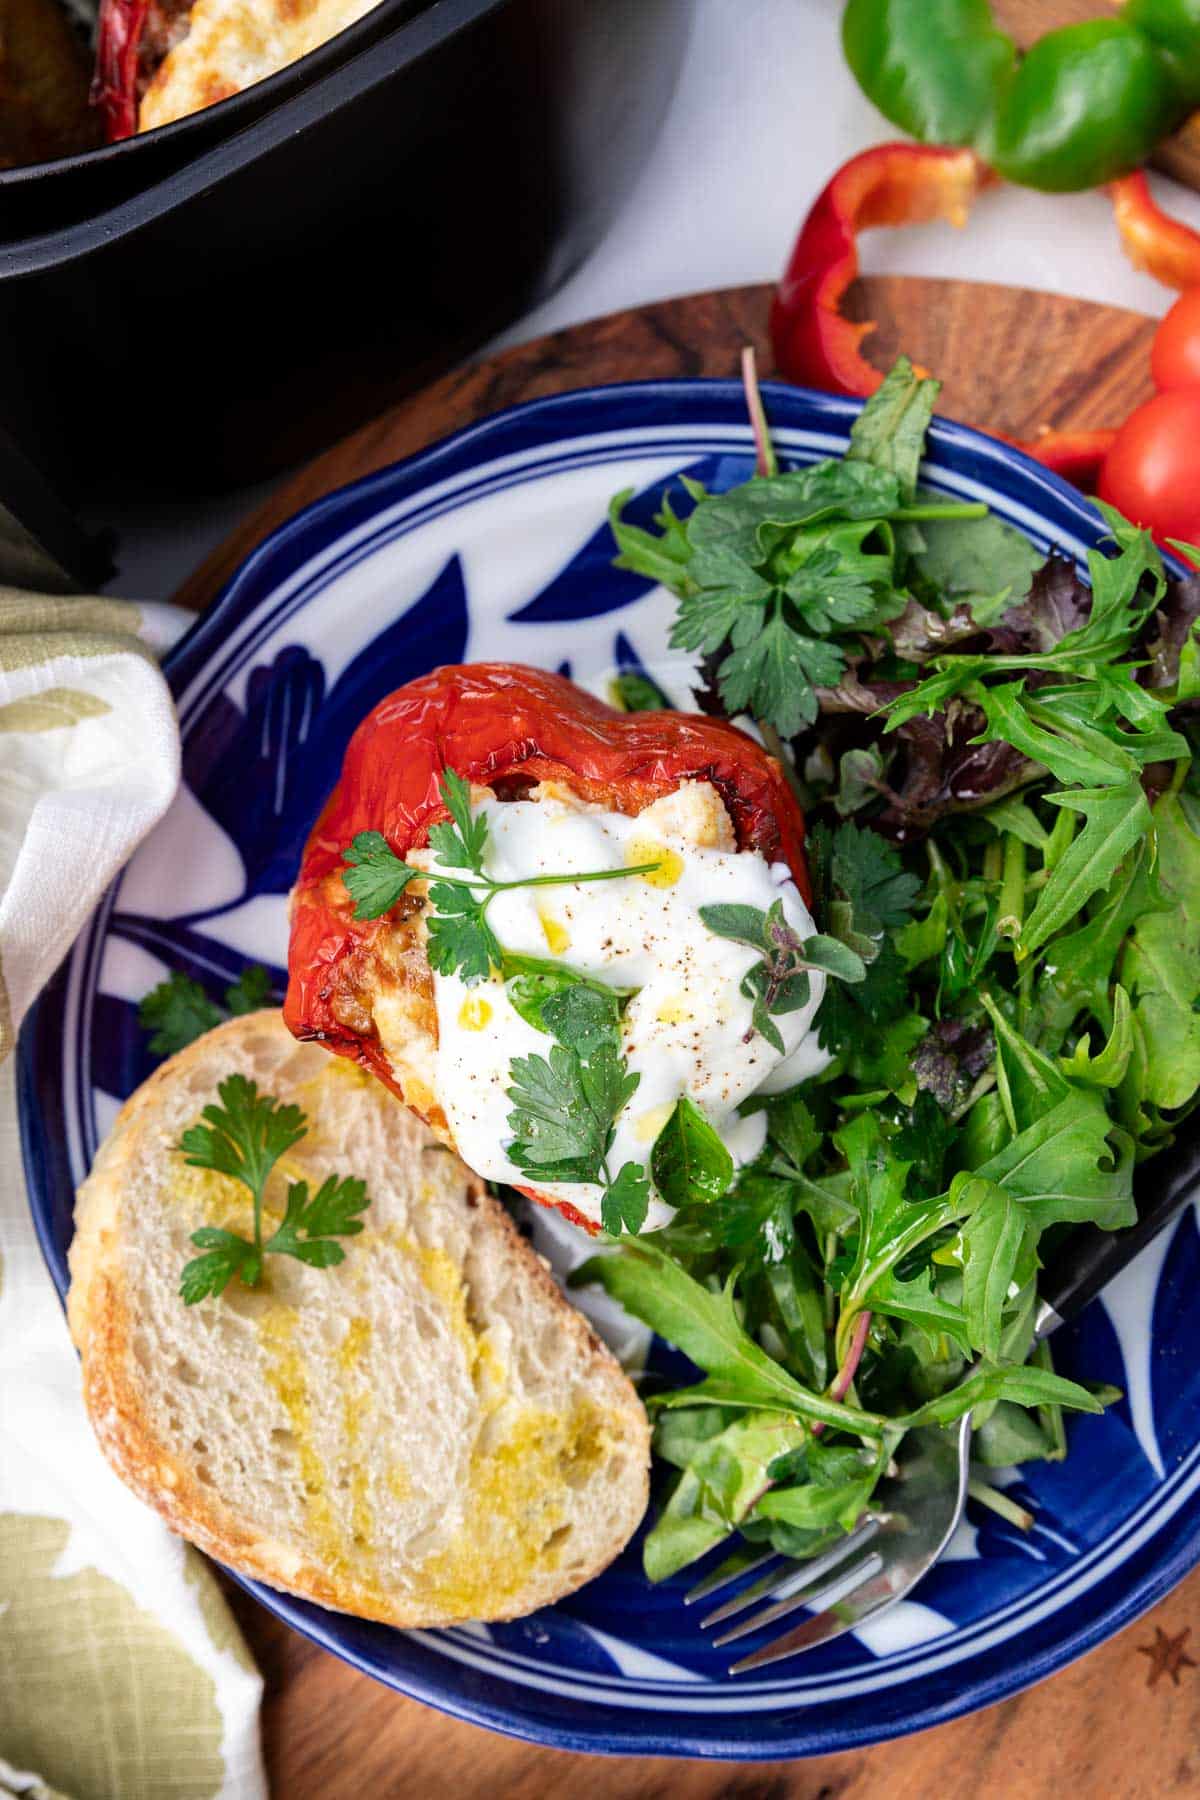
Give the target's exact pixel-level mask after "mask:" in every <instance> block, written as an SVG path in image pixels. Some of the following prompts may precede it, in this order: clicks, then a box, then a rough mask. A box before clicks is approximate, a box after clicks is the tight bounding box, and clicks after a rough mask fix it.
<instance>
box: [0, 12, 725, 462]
mask: <svg viewBox="0 0 1200 1800" xmlns="http://www.w3.org/2000/svg"><path fill="white" fill-rule="evenodd" d="M690 16H691V0H433V3H432V4H428V3H427V4H424V5H421V4H420V3H419V0H382V4H381V5H380V6H379V7H377V8H376V10H375V11H374V12H372V13H370V14H368V15H367V17H366V18H365V19H363V20H361V21H360V22H359V24H358V25H356V26H354V27H352V28H351V29H350V30H348V31H346V32H344V33H342V34H341V36H340V37H338V38H335V39H333V40H332V41H331V42H330V43H329V44H327V45H324V46H323V47H322V48H321V49H319V50H317V51H315V52H314V53H313V54H312V55H311V56H308V57H305V58H304V59H303V61H302V62H299V63H297V64H295V65H293V66H292V67H291V68H289V69H285V70H283V71H282V72H281V73H280V74H279V75H276V76H274V77H272V78H271V79H270V80H269V81H265V82H262V83H260V84H259V85H258V86H256V87H253V88H249V89H247V90H246V91H245V92H244V93H242V94H239V95H237V96H235V97H234V98H232V99H230V100H226V101H224V102H222V103H221V104H220V105H218V106H215V107H212V108H210V109H208V110H207V111H206V112H202V113H198V114H196V115H195V116H194V117H192V118H189V119H184V120H181V121H180V122H179V123H178V124H175V125H171V126H167V127H166V128H165V129H163V130H160V131H156V132H152V133H149V134H147V136H145V137H137V138H132V139H129V140H127V141H126V142H124V143H121V144H116V145H112V146H110V147H108V148H107V149H104V150H99V151H92V152H90V153H89V154H87V155H85V156H81V157H75V158H67V159H64V160H63V161H62V162H58V163H50V164H43V165H40V166H39V167H38V168H36V169H15V170H10V171H6V172H4V173H0V343H2V344H3V346H4V349H3V352H2V355H3V363H2V364H0V370H2V373H0V452H2V446H3V434H5V433H7V435H8V436H9V437H10V438H11V439H12V440H13V441H14V442H15V443H16V445H17V446H19V450H20V452H21V453H22V468H23V471H24V472H25V473H26V474H27V465H28V463H29V462H30V461H32V462H33V463H34V464H36V465H37V466H38V467H39V468H40V469H41V470H42V471H43V472H44V473H45V474H46V475H47V476H49V477H50V479H51V481H52V482H54V483H56V484H57V485H58V487H59V488H60V490H61V491H62V492H64V493H66V494H67V495H68V496H69V495H71V494H72V493H78V492H79V491H80V489H81V488H82V487H85V486H86V489H87V490H88V491H89V493H90V494H91V495H92V496H93V497H94V496H95V494H96V492H97V488H98V487H99V488H100V490H101V491H102V492H103V491H105V490H107V491H109V492H114V493H120V492H124V493H125V494H126V495H127V494H128V493H129V492H130V490H131V488H136V489H137V490H139V491H148V490H153V491H157V492H161V493H166V494H171V495H174V496H179V495H184V494H187V493H189V492H198V491H213V490H216V489H220V488H222V487H228V486H231V485H233V484H235V483H237V482H240V481H246V480H251V479H254V478H256V477H260V476H263V475H265V474H268V473H271V472H272V471H274V470H276V469H279V468H282V467H284V466H286V465H287V464H288V463H290V462H294V461H295V460H297V459H298V458H300V457H302V456H304V455H306V454H308V453H310V452H312V451H313V450H315V449H316V448H318V447H320V446H322V445H325V444H327V443H328V442H329V441H330V440H331V439H333V438H334V437H336V436H338V435H340V433H342V432H343V431H345V430H347V429H348V428H350V427H351V426H352V425H354V424H356V423H358V422H360V421H361V420H363V419H364V418H366V417H368V416H370V415H371V414H372V413H375V412H377V411H379V410H380V409H381V408H382V407H383V406H384V405H386V404H387V402H388V401H389V400H390V399H392V398H394V397H395V396H396V395H397V394H398V393H400V392H402V391H404V390H405V389H406V388H409V387H412V386H413V385H414V384H415V383H416V382H417V381H419V380H423V379H427V378H428V377H429V376H430V375H431V374H433V373H435V372H436V371H437V370H438V369H440V368H444V367H446V366H447V365H448V364H449V363H450V362H451V361H453V360H455V359H456V358H457V357H459V356H461V355H462V354H464V353H465V352H466V351H467V350H469V349H470V348H471V347H473V346H475V345H478V344H479V343H481V342H482V341H483V340H484V339H485V338H486V337H488V336H489V335H491V334H492V333H493V332H494V331H496V330H497V329H499V328H500V327H501V326H503V325H504V324H506V323H508V322H509V321H511V320H512V319H513V318H515V317H517V316H518V315H519V313H520V312H521V311H523V310H524V309H525V308H526V307H528V306H529V305H530V304H531V303H532V302H533V301H535V300H536V299H537V298H539V297H540V296H542V295H544V294H545V293H546V292H548V291H549V289H550V288H552V287H553V286H554V285H556V284H557V283H558V282H560V281H561V280H562V279H563V278H564V277H565V276H566V275H567V274H568V273H569V272H570V271H571V270H572V269H573V268H574V267H575V266H576V265H577V264H578V263H579V262H580V260H581V259H582V258H583V256H585V255H586V253H587V252H588V250H589V249H590V248H591V247H592V246H593V245H594V244H595V243H596V241H597V240H598V238H599V236H600V235H601V233H602V232H603V230H604V228H605V226H606V225H607V223H608V221H609V219H610V218H611V216H612V214H613V212H614V210H615V209H616V207H617V205H618V204H619V202H620V201H621V199H622V198H623V197H624V196H625V194H626V193H627V192H628V190H629V188H630V187H631V186H632V183H633V181H634V179H635V177H636V175H637V173H638V172H639V170H640V169H641V168H642V167H643V166H644V164H645V161H646V159H647V157H648V155H649V152H650V149H651V146H652V144H653V141H654V138H655V135H656V133H657V129H658V126H659V124H660V123H661V120H662V118H663V115H664V113H665V111H666V107H667V104H668V102H669V99H670V96H671V92H672V90H673V87H674V84H675V80H676V77H677V74H678V70H679V66H680V63H681V61H682V57H683V52H684V48H685V46H686V41H687V35H688V29H689V24H690ZM7 486H8V484H7V483H6V482H5V475H4V469H3V466H2V456H0V498H3V497H4V491H5V489H6V487H7Z"/></svg>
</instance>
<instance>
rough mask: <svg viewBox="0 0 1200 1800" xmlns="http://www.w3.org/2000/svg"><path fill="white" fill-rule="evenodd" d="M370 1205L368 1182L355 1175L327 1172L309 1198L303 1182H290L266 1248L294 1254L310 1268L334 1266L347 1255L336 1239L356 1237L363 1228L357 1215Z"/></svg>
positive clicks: (284, 1253)
mask: <svg viewBox="0 0 1200 1800" xmlns="http://www.w3.org/2000/svg"><path fill="white" fill-rule="evenodd" d="M369 1204H370V1202H369V1201H368V1199H367V1184H366V1182H365V1181H359V1180H358V1179H357V1178H356V1177H355V1176H350V1175H347V1176H339V1175H327V1176H326V1177H325V1179H324V1181H323V1182H322V1183H321V1185H320V1187H319V1188H318V1189H317V1191H316V1193H315V1194H314V1195H313V1196H312V1199H311V1200H310V1199H309V1196H308V1183H307V1182H306V1181H293V1182H290V1183H289V1184H288V1191H287V1208H286V1211H285V1212H284V1216H283V1220H282V1222H281V1224H280V1225H279V1226H278V1228H277V1229H276V1230H275V1231H274V1232H273V1233H272V1235H271V1236H270V1237H269V1238H268V1239H267V1242H266V1249H267V1250H269V1251H275V1252H276V1253H277V1254H279V1255H281V1256H294V1257H295V1258H296V1259H297V1261H299V1262H302V1263H307V1264H308V1265H309V1267H310V1268H313V1269H331V1268H334V1267H335V1266H336V1265H337V1264H338V1263H340V1262H344V1261H345V1257H346V1252H345V1251H344V1250H343V1248H342V1246H341V1245H340V1244H339V1243H337V1242H336V1239H337V1238H339V1237H355V1236H356V1235H357V1234H358V1233H359V1232H360V1231H361V1230H362V1228H363V1222H362V1220H361V1219H360V1218H358V1217H357V1214H359V1213H361V1212H364V1211H365V1210H366V1208H367V1206H368V1205H369Z"/></svg>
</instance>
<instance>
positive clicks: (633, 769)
mask: <svg viewBox="0 0 1200 1800" xmlns="http://www.w3.org/2000/svg"><path fill="white" fill-rule="evenodd" d="M446 769H453V770H454V771H455V772H456V773H457V774H458V775H461V776H462V777H463V778H464V779H465V780H468V781H472V782H475V783H477V784H479V785H480V786H483V787H491V788H494V789H498V790H499V791H500V792H501V793H502V794H507V795H509V796H510V797H511V796H514V795H519V794H521V793H522V792H524V791H527V790H528V789H529V788H530V787H533V786H534V785H536V784H537V783H538V782H540V781H557V782H561V783H562V784H563V785H564V786H565V787H567V788H569V789H570V790H571V791H572V792H573V793H575V794H577V795H578V796H579V797H580V798H581V799H583V800H588V801H594V802H597V803H599V804H600V805H602V806H605V807H607V808H609V809H610V810H613V811H616V812H622V813H627V814H634V813H638V812H641V811H642V809H643V808H644V807H646V806H649V805H650V804H651V802H652V801H654V800H658V799H661V797H662V796H663V795H664V794H668V793H672V792H673V791H674V790H675V789H676V788H677V787H678V786H679V785H680V783H681V782H683V781H687V780H694V781H707V782H711V784H712V785H713V787H714V788H716V790H717V792H718V793H719V794H720V796H721V798H722V800H723V801H724V803H725V806H726V809H727V811H728V813H729V817H730V820H731V823H732V825H733V829H734V833H735V836H736V840H737V844H738V848H739V849H742V850H747V849H753V850H760V851H761V852H762V853H763V855H764V856H766V858H767V859H768V861H770V862H784V863H786V864H787V865H788V867H789V868H790V869H791V871H792V874H793V876H794V878H795V881H796V885H797V886H798V887H799V889H800V891H801V893H802V894H803V895H804V896H805V898H806V899H808V898H809V895H810V889H809V882H808V871H807V867H806V865H805V861H804V820H803V817H802V815H801V813H800V809H799V807H798V805H797V804H796V800H795V798H794V796H793V794H792V791H791V789H790V788H789V787H788V784H787V782H786V780H785V779H784V776H783V772H782V770H781V768H780V766H779V764H778V763H777V762H776V761H775V760H774V759H773V758H772V757H770V756H768V755H767V753H766V751H765V750H763V749H761V748H760V746H759V745H758V744H756V743H755V742H754V741H753V739H751V738H748V737H747V736H746V735H745V733H744V732H741V731H739V730H737V728H736V727H735V726H733V725H729V724H727V723H726V722H725V721H724V720H721V719H709V718H703V717H701V716H699V715H695V714H691V713H673V712H657V713H621V712H617V711H616V710H615V709H614V708H613V707H611V706H606V705H605V704H604V702H603V701H601V700H595V699H593V698H592V696H591V695H590V694H585V693H583V692H582V691H581V689H579V688H577V687H575V686H574V685H573V684H572V683H571V682H569V681H567V680H565V679H564V678H563V677H562V676H561V675H550V674H547V673H545V672H544V671H542V670H540V669H527V668H522V667H520V666H518V665H515V664H507V663H473V664H471V665H470V666H464V667H449V668H442V669H435V670H434V671H433V673H432V674H430V675H425V676H422V677H421V678H420V679H419V680H417V681H411V682H409V683H408V685H407V686H406V687H402V688H399V689H397V691H396V692H395V693H394V694H392V695H390V696H389V698H388V699H386V700H384V701H382V702H381V704H380V705H378V706H377V707H376V708H375V710H374V711H373V712H372V713H370V714H368V716H367V717H366V718H365V719H364V720H363V722H362V724H361V725H360V726H359V727H358V729H357V731H356V732H355V733H354V736H353V737H352V738H351V740H350V744H349V747H348V749H347V751H346V758H345V762H344V763H343V766H342V773H341V778H340V780H339V781H338V784H337V786H336V787H335V788H334V790H333V793H332V794H331V795H330V797H329V799H328V801H327V802H326V804H325V807H324V810H323V811H322V813H321V816H320V818H319V819H318V820H317V822H316V824H315V825H314V827H313V830H312V834H311V836H310V837H309V840H308V845H307V847H306V849H305V852H304V858H303V861H302V863H301V866H300V874H299V878H298V880H297V882H296V887H295V890H294V893H293V898H292V926H291V944H290V947H289V951H288V991H287V999H286V1001H285V1003H284V1009H283V1011H284V1018H285V1019H286V1020H287V1023H288V1025H289V1026H290V1027H291V1029H292V1031H294V1032H295V1034H296V1036H297V1037H298V1038H305V1039H318V1040H320V1041H321V1042H322V1043H324V1044H325V1045H326V1046H327V1048H328V1049H330V1050H332V1051H334V1052H335V1053H336V1054H337V1055H339V1056H346V1057H351V1058H353V1059H355V1060H356V1061H358V1062H361V1063H364V1064H366V1065H367V1066H368V1067H369V1068H371V1069H372V1070H373V1071H374V1073H375V1074H377V1075H378V1076H380V1077H381V1078H382V1080H383V1081H385V1082H386V1083H387V1084H388V1086H389V1087H391V1088H392V1089H393V1090H394V1091H395V1092H397V1093H399V1092H400V1088H399V1086H398V1083H397V1081H396V1079H395V1077H394V1073H393V1070H392V1068H391V1066H390V1064H389V1062H388V1059H387V1055H386V1053H385V1051H384V1049H383V1046H382V1045H381V1044H380V1042H379V1039H378V1037H377V1035H376V1034H375V1031H374V1028H373V1026H372V1025H371V1024H370V1022H369V1019H368V1018H366V1017H365V1016H364V1017H363V1018H362V1019H361V1020H359V1019H356V1018H354V1016H353V1009H352V1008H351V1010H350V1013H349V1014H348V1011H347V1008H346V1006H345V1004H343V1003H340V1002H339V995H342V996H344V995H345V993H346V991H347V983H348V982H349V985H350V986H351V987H353V986H354V982H355V971H359V970H363V969H366V968H367V967H369V965H370V964H371V961H372V958H373V946H378V947H382V946H383V945H384V944H385V943H386V941H387V934H389V932H394V931H395V925H394V923H389V920H388V918H387V917H385V918H383V919H375V920H369V921H366V920H358V919H355V918H354V916H353V903H352V902H351V899H350V896H349V895H348V894H347V892H346V889H345V887H344V885H343V883H342V879H341V870H342V866H343V865H342V856H343V852H344V851H345V849H346V847H347V846H348V845H349V843H350V842H351V840H352V839H353V838H354V837H355V836H356V835H357V834H358V833H359V832H360V831H382V833H383V835H384V837H385V838H386V839H387V841H388V843H389V845H390V846H391V848H392V849H393V850H394V851H395V853H396V855H397V856H399V857H402V858H403V857H404V856H406V855H407V853H408V852H409V851H410V850H412V849H414V848H416V847H419V846H421V845H424V844H425V843H427V841H428V834H429V827H430V826H431V825H435V824H437V823H438V822H439V821H440V820H442V819H445V818H446V817H447V813H446V808H445V807H444V805H443V804H442V800H441V794H440V792H439V781H440V778H441V776H442V773H443V771H444V770H446ZM408 973H409V975H410V978H412V979H413V980H414V981H416V982H419V983H423V984H424V988H423V991H424V993H425V994H426V995H427V997H428V998H429V1001H430V1011H432V992H433V989H432V977H431V976H430V975H429V972H428V969H424V968H423V969H421V970H419V971H414V970H412V969H411V967H410V968H409V971H408ZM434 1028H435V1029H436V1027H434ZM405 1098H406V1099H407V1101H408V1103H409V1104H411V1103H412V1101H411V1096H405ZM427 1117H428V1120H429V1122H430V1123H432V1124H433V1125H434V1127H435V1129H437V1128H439V1127H441V1128H444V1124H445V1121H444V1119H441V1120H439V1119H438V1118H437V1117H436V1116H434V1115H433V1113H432V1112H431V1113H430V1114H429V1115H427ZM523 1191H525V1192H528V1193H529V1194H530V1197H531V1198H533V1199H539V1198H541V1196H539V1195H538V1194H537V1193H536V1192H535V1191H534V1190H532V1189H527V1190H523ZM556 1204H557V1203H556ZM560 1210H562V1211H563V1212H565V1213H568V1215H569V1216H572V1217H574V1218H576V1222H583V1223H586V1221H583V1220H582V1219H581V1216H580V1215H576V1214H575V1211H574V1209H573V1208H569V1207H565V1206H563V1207H560Z"/></svg>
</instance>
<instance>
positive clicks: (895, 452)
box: [846, 356, 942, 500]
mask: <svg viewBox="0 0 1200 1800" xmlns="http://www.w3.org/2000/svg"><path fill="white" fill-rule="evenodd" d="M941 391H942V384H941V382H940V381H934V380H933V379H932V378H931V377H929V376H925V377H922V376H919V375H917V374H916V373H915V371H914V370H913V366H912V363H911V362H910V361H909V360H908V357H907V356H898V357H897V358H896V361H895V362H894V363H893V364H892V367H891V369H890V370H889V371H888V373H887V375H885V376H884V379H883V381H882V383H881V385H880V386H879V387H878V388H877V389H876V390H875V392H874V393H873V394H872V395H871V398H870V399H869V400H868V401H867V404H866V405H865V406H864V407H863V409H862V411H861V412H860V413H859V415H858V417H857V419H856V420H855V421H854V424H853V425H852V426H851V428H850V448H849V449H848V450H847V452H846V460H847V461H848V462H866V463H870V464H872V465H873V466H874V467H875V468H877V469H883V470H884V471H885V472H886V473H888V474H891V475H894V476H895V477H896V480H897V483H898V484H899V488H900V494H901V497H902V498H903V499H905V500H912V499H914V498H915V497H916V492H917V475H918V473H919V471H920V467H921V457H922V456H923V455H924V452H925V434H926V432H927V431H928V430H929V424H930V421H931V419H932V418H933V409H934V406H935V405H936V404H937V397H938V395H939V394H940V393H941Z"/></svg>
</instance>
